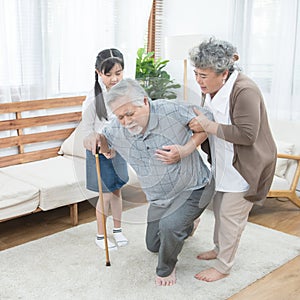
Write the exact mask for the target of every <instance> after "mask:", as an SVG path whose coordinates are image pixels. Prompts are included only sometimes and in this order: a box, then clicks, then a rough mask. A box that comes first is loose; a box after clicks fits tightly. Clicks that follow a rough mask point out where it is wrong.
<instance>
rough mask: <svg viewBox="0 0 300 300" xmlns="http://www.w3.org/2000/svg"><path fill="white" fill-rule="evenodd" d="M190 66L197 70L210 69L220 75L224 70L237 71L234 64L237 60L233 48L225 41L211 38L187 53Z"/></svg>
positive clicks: (235, 51) (235, 50)
mask: <svg viewBox="0 0 300 300" xmlns="http://www.w3.org/2000/svg"><path fill="white" fill-rule="evenodd" d="M189 59H190V61H191V63H192V65H193V66H194V67H196V68H199V69H212V70H213V71H214V72H216V73H218V74H220V73H222V72H223V71H225V70H230V71H233V70H234V69H237V70H239V67H238V66H237V65H236V64H235V62H236V61H237V60H238V59H239V57H238V54H237V49H236V47H235V46H233V45H232V44H230V43H229V42H227V41H222V40H217V39H215V38H214V37H211V38H210V39H209V40H207V41H203V42H202V43H201V44H200V45H199V46H196V47H194V48H192V49H191V50H190V51H189Z"/></svg>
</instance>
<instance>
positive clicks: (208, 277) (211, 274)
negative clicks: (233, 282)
mask: <svg viewBox="0 0 300 300" xmlns="http://www.w3.org/2000/svg"><path fill="white" fill-rule="evenodd" d="M226 276H228V274H223V273H221V272H219V271H217V270H216V269H214V268H210V269H207V270H204V271H202V272H200V273H198V274H196V275H195V278H196V279H198V280H202V281H207V282H212V281H217V280H220V279H222V278H224V277H226Z"/></svg>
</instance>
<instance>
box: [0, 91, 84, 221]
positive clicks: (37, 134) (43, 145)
mask: <svg viewBox="0 0 300 300" xmlns="http://www.w3.org/2000/svg"><path fill="white" fill-rule="evenodd" d="M84 99H85V96H74V97H65V98H54V99H44V100H32V101H22V102H14V103H1V104H0V173H2V172H3V173H6V171H7V170H9V168H7V167H10V166H21V165H23V164H28V163H31V162H36V161H41V160H46V159H49V158H53V157H57V156H59V154H58V151H59V149H60V145H61V144H62V142H63V141H64V140H65V139H66V138H67V137H68V136H70V134H71V133H72V132H73V131H74V129H75V128H76V126H77V124H78V123H79V121H80V120H81V106H82V102H83V101H84ZM45 129H46V130H45ZM51 144H54V146H53V145H52V146H51ZM45 171H46V170H45ZM20 172H22V171H21V168H20ZM5 176H11V174H8V175H5ZM9 178H11V177H9ZM21 179H22V178H21ZM18 180H20V178H18ZM22 180H23V179H22ZM24 181H25V182H27V181H29V183H30V184H33V185H34V182H33V183H32V182H30V178H24ZM1 184H5V183H1ZM4 200H7V199H4ZM0 210H1V206H0ZM41 210H42V209H41V208H40V207H37V208H36V209H35V210H34V211H32V212H30V213H35V212H38V211H41ZM24 214H28V212H25V213H24ZM20 215H23V214H20ZM20 215H18V216H20ZM70 216H71V222H72V224H73V225H76V224H77V223H78V206H77V202H76V203H71V204H70ZM14 217H17V216H11V217H8V218H4V219H1V220H0V222H1V221H5V220H8V219H11V218H14Z"/></svg>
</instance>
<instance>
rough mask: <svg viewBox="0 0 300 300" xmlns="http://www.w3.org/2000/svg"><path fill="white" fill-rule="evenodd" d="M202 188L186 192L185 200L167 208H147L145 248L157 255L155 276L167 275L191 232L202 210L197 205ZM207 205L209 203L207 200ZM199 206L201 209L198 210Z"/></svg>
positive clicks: (202, 208)
mask: <svg viewBox="0 0 300 300" xmlns="http://www.w3.org/2000/svg"><path fill="white" fill-rule="evenodd" d="M203 190H204V189H199V190H195V191H193V192H192V193H191V192H189V193H188V194H187V195H186V197H185V199H184V200H183V199H181V201H180V203H178V202H179V201H177V202H176V203H173V204H172V205H171V206H169V207H167V208H163V207H158V206H154V205H151V204H150V206H149V208H148V217H147V232H146V245H147V249H148V250H149V251H151V252H155V253H157V252H158V264H157V268H156V274H157V275H158V276H161V277H166V276H169V275H170V274H171V273H172V271H173V270H174V268H175V265H176V263H177V256H178V254H179V253H180V251H181V249H182V247H183V244H184V240H185V239H186V238H188V236H189V235H190V234H191V233H192V231H193V228H194V220H195V219H197V218H198V217H199V216H200V215H201V213H202V212H203V211H204V209H205V207H206V206H207V203H205V206H204V207H203V205H199V201H200V198H201V196H202V193H203ZM208 202H209V201H208ZM199 206H200V207H199Z"/></svg>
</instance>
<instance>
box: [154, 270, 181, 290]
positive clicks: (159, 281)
mask: <svg viewBox="0 0 300 300" xmlns="http://www.w3.org/2000/svg"><path fill="white" fill-rule="evenodd" d="M175 273H176V272H175V268H174V270H173V272H172V273H171V274H170V275H169V276H167V277H160V276H157V277H156V279H155V283H156V285H161V286H171V285H174V284H175V283H176V274H175Z"/></svg>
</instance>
